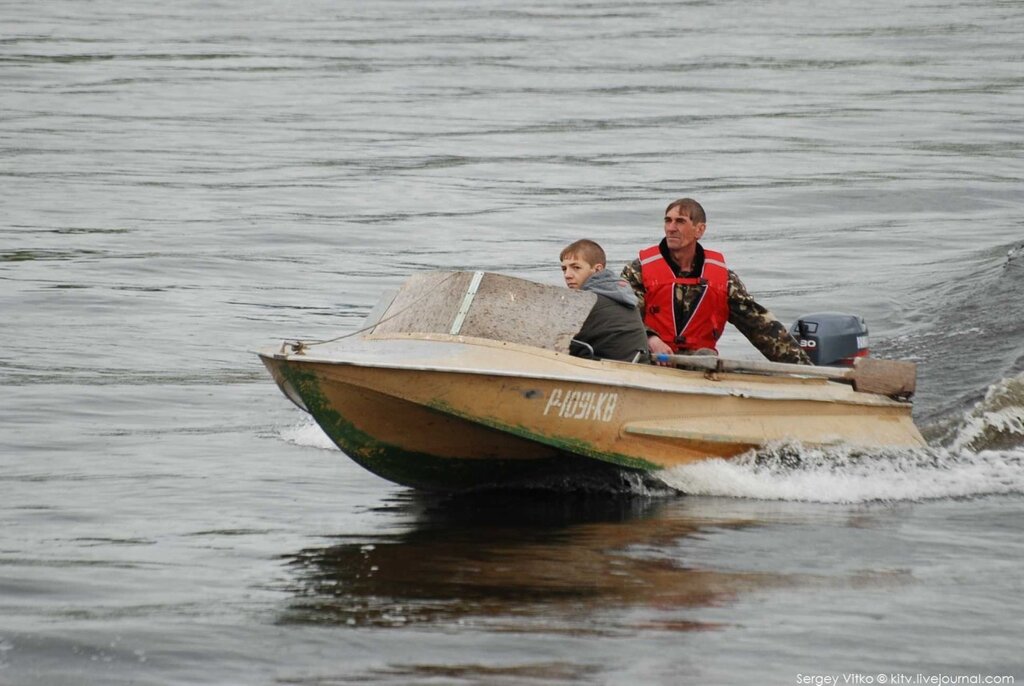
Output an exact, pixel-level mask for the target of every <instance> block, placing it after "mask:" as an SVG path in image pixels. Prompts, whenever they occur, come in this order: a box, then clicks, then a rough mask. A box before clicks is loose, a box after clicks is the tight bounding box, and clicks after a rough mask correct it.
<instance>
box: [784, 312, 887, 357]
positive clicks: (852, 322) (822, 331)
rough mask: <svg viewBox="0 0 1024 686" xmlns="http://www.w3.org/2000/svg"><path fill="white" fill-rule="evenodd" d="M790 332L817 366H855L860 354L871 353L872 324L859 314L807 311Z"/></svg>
mask: <svg viewBox="0 0 1024 686" xmlns="http://www.w3.org/2000/svg"><path fill="white" fill-rule="evenodd" d="M789 333H790V334H792V336H793V338H795V339H796V341H797V343H799V344H800V347H801V348H802V349H803V351H804V352H805V353H807V356H808V357H810V358H811V362H813V363H814V364H816V365H826V366H833V367H851V366H853V362H854V360H856V359H857V358H858V357H867V355H868V325H867V324H866V323H865V322H864V319H863V317H859V316H857V315H855V314H841V313H838V312H819V313H817V314H807V315H804V316H803V317H800V318H799V319H797V320H796V321H795V322H794V323H793V326H791V327H790V329H789Z"/></svg>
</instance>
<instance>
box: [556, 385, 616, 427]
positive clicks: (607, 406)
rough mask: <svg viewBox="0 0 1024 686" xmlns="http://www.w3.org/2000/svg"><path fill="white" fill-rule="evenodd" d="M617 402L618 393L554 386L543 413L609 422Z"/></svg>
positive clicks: (566, 417) (613, 414) (567, 417)
mask: <svg viewBox="0 0 1024 686" xmlns="http://www.w3.org/2000/svg"><path fill="white" fill-rule="evenodd" d="M618 404H619V394H618V393H595V392H594V391H565V390H563V389H561V388H555V389H553V390H552V391H551V395H550V396H549V397H548V403H547V405H545V406H544V415H545V416H547V415H554V414H556V413H557V414H558V416H559V417H564V418H565V419H580V420H586V421H599V422H610V421H611V420H612V417H614V416H615V408H616V406H617V405H618Z"/></svg>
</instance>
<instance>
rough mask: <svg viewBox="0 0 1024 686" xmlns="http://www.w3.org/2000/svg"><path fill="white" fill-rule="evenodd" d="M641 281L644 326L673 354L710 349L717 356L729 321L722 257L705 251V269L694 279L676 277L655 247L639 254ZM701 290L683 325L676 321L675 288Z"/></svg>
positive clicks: (726, 285)
mask: <svg viewBox="0 0 1024 686" xmlns="http://www.w3.org/2000/svg"><path fill="white" fill-rule="evenodd" d="M640 274H641V276H642V277H643V281H644V290H645V291H646V295H645V297H644V324H645V325H646V326H647V327H648V328H649V329H653V330H654V331H655V332H656V333H657V334H658V336H659V337H660V338H661V340H663V341H665V342H666V343H668V345H669V347H670V348H672V352H678V351H680V350H698V349H700V348H710V349H711V350H714V351H716V352H717V350H718V348H717V347H716V345H717V344H718V339H719V338H721V337H722V332H723V331H724V330H725V323H726V322H727V321H729V269H728V267H726V266H725V257H723V256H722V253H720V252H715V251H713V250H708V249H706V248H704V267H703V268H702V269H701V272H700V276H699V277H697V278H682V277H679V276H676V275H675V272H673V271H672V267H670V266H669V264H668V262H666V261H665V258H664V257H663V256H662V254H661V249H660V247H659V246H658V245H652V246H651V247H649V248H644V249H643V250H641V251H640ZM677 285H679V286H704V292H703V293H702V294H701V296H700V300H698V301H697V306H696V307H695V308H694V310H693V312H692V313H690V318H689V319H688V320H687V321H684V322H677V321H676V308H675V303H674V296H675V289H676V286H677Z"/></svg>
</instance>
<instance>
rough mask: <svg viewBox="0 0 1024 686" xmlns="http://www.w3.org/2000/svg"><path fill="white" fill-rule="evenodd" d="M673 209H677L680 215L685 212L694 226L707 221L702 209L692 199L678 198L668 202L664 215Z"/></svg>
mask: <svg viewBox="0 0 1024 686" xmlns="http://www.w3.org/2000/svg"><path fill="white" fill-rule="evenodd" d="M673 207H678V208H679V213H680V214H682V213H684V212H685V213H686V214H687V216H689V217H690V221H691V222H693V223H694V224H705V223H707V221H708V218H707V215H706V214H704V208H703V207H701V205H700V203H699V202H697V201H696V200H694V199H693V198H680V199H679V200H674V201H672V202H670V203H669V204H668V207H666V208H665V214H668V212H669V210H671V209H672V208H673Z"/></svg>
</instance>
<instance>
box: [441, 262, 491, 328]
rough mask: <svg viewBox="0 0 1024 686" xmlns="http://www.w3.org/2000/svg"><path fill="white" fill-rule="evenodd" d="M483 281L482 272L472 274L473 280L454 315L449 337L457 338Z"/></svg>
mask: <svg viewBox="0 0 1024 686" xmlns="http://www.w3.org/2000/svg"><path fill="white" fill-rule="evenodd" d="M483 279H484V273H483V272H473V279H472V280H471V281H470V282H469V288H468V289H466V295H465V297H463V298H462V304H461V305H460V306H459V311H458V313H457V314H456V315H455V321H453V322H452V328H451V331H449V332H448V333H450V334H451V335H453V336H458V335H459V331H461V330H462V324H463V322H465V321H466V315H467V314H469V308H470V307H471V306H472V305H473V298H475V297H476V292H477V290H478V289H479V288H480V282H481V281H483Z"/></svg>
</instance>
